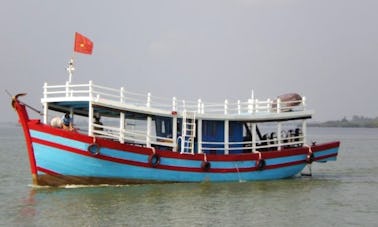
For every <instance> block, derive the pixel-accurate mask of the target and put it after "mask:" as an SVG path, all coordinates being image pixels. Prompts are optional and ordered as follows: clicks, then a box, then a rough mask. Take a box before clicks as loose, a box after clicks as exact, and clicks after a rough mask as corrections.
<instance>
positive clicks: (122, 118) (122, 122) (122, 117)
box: [119, 112, 125, 143]
mask: <svg viewBox="0 0 378 227" xmlns="http://www.w3.org/2000/svg"><path fill="white" fill-rule="evenodd" d="M124 131H125V113H124V112H121V113H120V114H119V142H120V143H125V135H124Z"/></svg>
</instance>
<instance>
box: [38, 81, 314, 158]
mask: <svg viewBox="0 0 378 227" xmlns="http://www.w3.org/2000/svg"><path fill="white" fill-rule="evenodd" d="M41 102H42V104H43V106H44V123H46V124H50V122H51V120H52V118H54V117H55V115H54V114H53V111H55V112H58V113H65V112H69V113H70V114H71V116H73V117H74V124H75V125H78V124H80V127H79V129H78V130H77V132H78V133H85V134H87V135H88V136H91V137H101V138H106V139H109V140H116V141H118V142H120V143H128V144H134V145H140V146H146V147H154V148H155V149H160V150H170V151H172V152H181V153H192V154H194V153H207V154H219V155H221V154H225V155H228V154H230V155H232V154H239V153H248V152H261V151H270V150H282V149H286V148H292V147H301V146H303V145H305V144H306V120H307V119H309V118H311V116H312V112H311V111H308V110H306V109H305V106H306V105H305V98H304V97H301V96H299V95H298V94H286V95H285V96H279V97H277V98H276V99H267V100H262V101H261V100H257V99H255V98H254V97H253V95H252V97H250V98H248V99H247V100H246V101H240V100H237V101H235V102H230V101H228V100H225V101H224V102H223V103H205V102H204V101H202V100H201V99H199V100H197V101H194V102H193V101H191V102H187V101H185V100H179V99H177V98H176V97H173V98H172V99H163V98H160V97H153V96H152V95H151V94H150V93H147V94H145V95H143V94H139V93H133V92H130V91H128V90H126V89H125V88H123V87H121V88H120V89H113V88H108V87H103V86H99V85H96V84H94V83H93V82H92V81H89V83H88V84H71V83H70V82H67V83H66V84H64V85H48V84H47V83H45V85H44V97H43V98H42V99H41ZM83 119H85V120H86V122H85V123H82V122H84V121H83Z"/></svg>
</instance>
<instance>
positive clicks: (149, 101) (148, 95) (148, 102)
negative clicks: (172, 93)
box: [146, 92, 151, 107]
mask: <svg viewBox="0 0 378 227" xmlns="http://www.w3.org/2000/svg"><path fill="white" fill-rule="evenodd" d="M146 106H147V107H151V93H150V92H148V93H147V104H146Z"/></svg>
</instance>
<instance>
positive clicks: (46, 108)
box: [43, 82, 49, 124]
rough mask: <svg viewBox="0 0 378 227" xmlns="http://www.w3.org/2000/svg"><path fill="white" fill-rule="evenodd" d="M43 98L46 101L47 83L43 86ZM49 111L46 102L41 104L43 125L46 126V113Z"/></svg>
mask: <svg viewBox="0 0 378 227" xmlns="http://www.w3.org/2000/svg"><path fill="white" fill-rule="evenodd" d="M43 98H44V100H46V98H47V83H46V82H45V83H44V84H43ZM48 109H49V106H48V102H46V101H45V102H44V103H43V123H45V124H47V111H48Z"/></svg>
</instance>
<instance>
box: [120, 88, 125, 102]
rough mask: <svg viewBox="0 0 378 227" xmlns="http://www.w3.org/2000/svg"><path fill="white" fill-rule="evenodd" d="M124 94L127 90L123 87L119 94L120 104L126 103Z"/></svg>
mask: <svg viewBox="0 0 378 227" xmlns="http://www.w3.org/2000/svg"><path fill="white" fill-rule="evenodd" d="M124 92H125V88H124V87H121V89H120V94H119V96H120V102H121V103H124V102H125V97H124Z"/></svg>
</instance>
